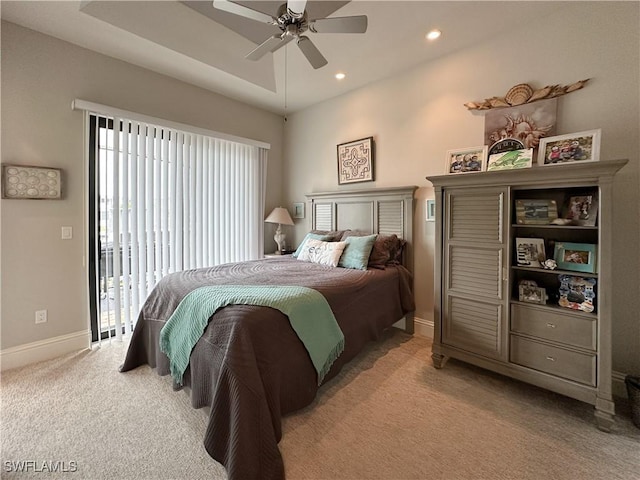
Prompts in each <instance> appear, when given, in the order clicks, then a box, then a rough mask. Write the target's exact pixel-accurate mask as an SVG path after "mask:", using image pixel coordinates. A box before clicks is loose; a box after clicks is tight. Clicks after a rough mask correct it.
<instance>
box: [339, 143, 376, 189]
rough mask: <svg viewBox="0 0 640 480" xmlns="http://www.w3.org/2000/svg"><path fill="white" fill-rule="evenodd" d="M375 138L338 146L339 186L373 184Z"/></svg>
mask: <svg viewBox="0 0 640 480" xmlns="http://www.w3.org/2000/svg"><path fill="white" fill-rule="evenodd" d="M373 147H374V145H373V137H367V138H361V139H360V140H353V141H351V142H347V143H341V144H340V145H338V184H339V185H342V184H344V183H356V182H372V181H373V180H374V178H373Z"/></svg>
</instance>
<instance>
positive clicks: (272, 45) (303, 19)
mask: <svg viewBox="0 0 640 480" xmlns="http://www.w3.org/2000/svg"><path fill="white" fill-rule="evenodd" d="M213 6H214V8H217V9H219V10H223V11H225V12H229V13H233V14H234V15H239V16H241V17H245V18H248V19H250V20H254V21H257V22H261V23H268V24H271V25H275V26H276V27H278V28H279V29H280V30H281V32H282V33H280V34H276V35H273V36H271V37H269V38H268V39H266V40H265V41H264V42H262V43H261V44H260V45H258V46H257V47H256V48H255V49H254V50H252V51H251V52H249V54H248V55H247V56H246V57H245V58H247V59H248V60H254V61H255V60H260V59H261V58H262V57H263V56H265V55H266V54H267V53H269V52H275V51H276V50H278V49H279V48H281V47H283V46H284V45H286V44H287V43H289V42H290V41H291V40H293V39H295V40H296V44H297V45H298V48H300V51H301V52H302V53H303V55H304V56H305V57H306V59H307V60H308V61H309V63H310V64H311V66H312V67H313V68H315V69H318V68H321V67H324V66H325V65H326V64H327V63H328V62H327V59H326V58H324V56H323V55H322V53H320V50H318V48H317V47H316V46H315V45H314V44H313V42H312V41H311V39H310V38H309V37H308V36H306V35H303V33H305V32H307V31H309V32H312V33H365V32H366V31H367V17H366V15H356V16H351V17H327V18H318V19H314V20H308V18H307V11H306V6H307V0H288V2H287V3H283V4H282V5H280V7H279V8H278V12H277V14H276V15H277V16H276V17H272V16H270V15H267V14H266V13H262V12H260V11H258V10H254V9H252V8H249V7H245V6H244V5H240V4H238V3H234V2H231V1H229V0H213Z"/></svg>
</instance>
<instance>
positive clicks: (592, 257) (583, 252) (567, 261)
mask: <svg viewBox="0 0 640 480" xmlns="http://www.w3.org/2000/svg"><path fill="white" fill-rule="evenodd" d="M597 249H598V245H596V244H593V243H572V242H556V244H555V247H554V254H553V257H554V260H555V261H556V263H557V264H558V268H561V269H563V270H571V271H574V272H586V273H596V272H597V271H598V267H597V258H596V256H597V255H596V252H597Z"/></svg>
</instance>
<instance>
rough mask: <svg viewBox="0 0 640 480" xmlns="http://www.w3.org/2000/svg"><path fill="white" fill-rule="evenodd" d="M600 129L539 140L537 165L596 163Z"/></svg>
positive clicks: (598, 158)
mask: <svg viewBox="0 0 640 480" xmlns="http://www.w3.org/2000/svg"><path fill="white" fill-rule="evenodd" d="M601 134H602V129H600V128H598V129H595V130H586V131H584V132H576V133H569V134H567V135H557V136H555V137H545V138H542V139H540V146H539V149H538V165H539V166H543V167H544V166H552V165H563V164H566V163H572V162H597V161H598V160H600V137H601Z"/></svg>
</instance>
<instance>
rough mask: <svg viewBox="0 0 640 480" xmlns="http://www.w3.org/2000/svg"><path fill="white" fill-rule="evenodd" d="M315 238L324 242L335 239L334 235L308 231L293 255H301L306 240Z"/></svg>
mask: <svg viewBox="0 0 640 480" xmlns="http://www.w3.org/2000/svg"><path fill="white" fill-rule="evenodd" d="M310 238H313V239H314V240H322V241H323V242H327V241H331V240H333V236H332V235H320V234H319V233H311V232H309V233H307V236H306V237H304V240H302V242H300V245H298V248H297V249H296V251H295V252H293V256H294V257H297V256H298V255H300V252H301V251H302V247H303V246H304V244H305V242H306V241H307V240H308V239H310Z"/></svg>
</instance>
